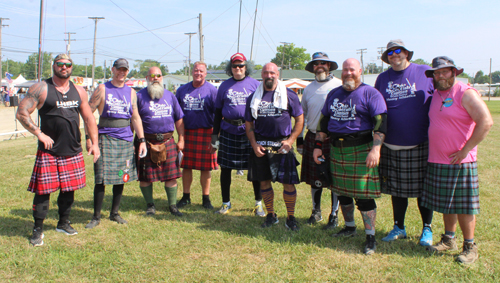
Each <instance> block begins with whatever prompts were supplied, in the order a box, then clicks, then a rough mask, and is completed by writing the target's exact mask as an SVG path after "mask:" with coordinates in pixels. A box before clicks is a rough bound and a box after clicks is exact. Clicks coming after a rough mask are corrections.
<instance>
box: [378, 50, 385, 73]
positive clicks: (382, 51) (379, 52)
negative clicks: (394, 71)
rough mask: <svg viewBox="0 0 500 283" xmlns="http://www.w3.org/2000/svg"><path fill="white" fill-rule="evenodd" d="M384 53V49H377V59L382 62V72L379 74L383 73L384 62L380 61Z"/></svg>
mask: <svg viewBox="0 0 500 283" xmlns="http://www.w3.org/2000/svg"><path fill="white" fill-rule="evenodd" d="M384 51H385V47H379V48H378V54H380V56H377V58H378V59H380V61H382V71H380V72H381V73H382V72H383V71H384V60H382V54H384Z"/></svg>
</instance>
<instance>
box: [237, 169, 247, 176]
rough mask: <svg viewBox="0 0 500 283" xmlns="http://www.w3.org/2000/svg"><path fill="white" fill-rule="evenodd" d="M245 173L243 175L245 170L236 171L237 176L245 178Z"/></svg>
mask: <svg viewBox="0 0 500 283" xmlns="http://www.w3.org/2000/svg"><path fill="white" fill-rule="evenodd" d="M244 174H245V173H243V170H238V171H236V175H238V176H243V175H244Z"/></svg>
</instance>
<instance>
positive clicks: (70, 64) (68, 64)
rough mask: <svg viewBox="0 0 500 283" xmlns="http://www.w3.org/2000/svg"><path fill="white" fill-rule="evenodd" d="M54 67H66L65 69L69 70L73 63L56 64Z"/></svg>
mask: <svg viewBox="0 0 500 283" xmlns="http://www.w3.org/2000/svg"><path fill="white" fill-rule="evenodd" d="M56 66H57V67H62V66H66V68H71V66H73V63H64V62H56Z"/></svg>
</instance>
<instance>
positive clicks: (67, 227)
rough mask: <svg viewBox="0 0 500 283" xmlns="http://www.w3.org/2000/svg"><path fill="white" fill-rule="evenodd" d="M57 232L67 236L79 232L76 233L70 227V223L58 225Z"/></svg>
mask: <svg viewBox="0 0 500 283" xmlns="http://www.w3.org/2000/svg"><path fill="white" fill-rule="evenodd" d="M56 231H57V232H61V233H65V234H66V235H70V236H71V235H76V234H78V232H76V230H75V229H73V227H71V225H69V221H66V222H64V223H57V227H56Z"/></svg>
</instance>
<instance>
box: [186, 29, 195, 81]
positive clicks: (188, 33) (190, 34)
mask: <svg viewBox="0 0 500 283" xmlns="http://www.w3.org/2000/svg"><path fill="white" fill-rule="evenodd" d="M193 34H196V32H186V33H185V35H187V36H189V60H188V82H189V81H190V80H191V36H193Z"/></svg>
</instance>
